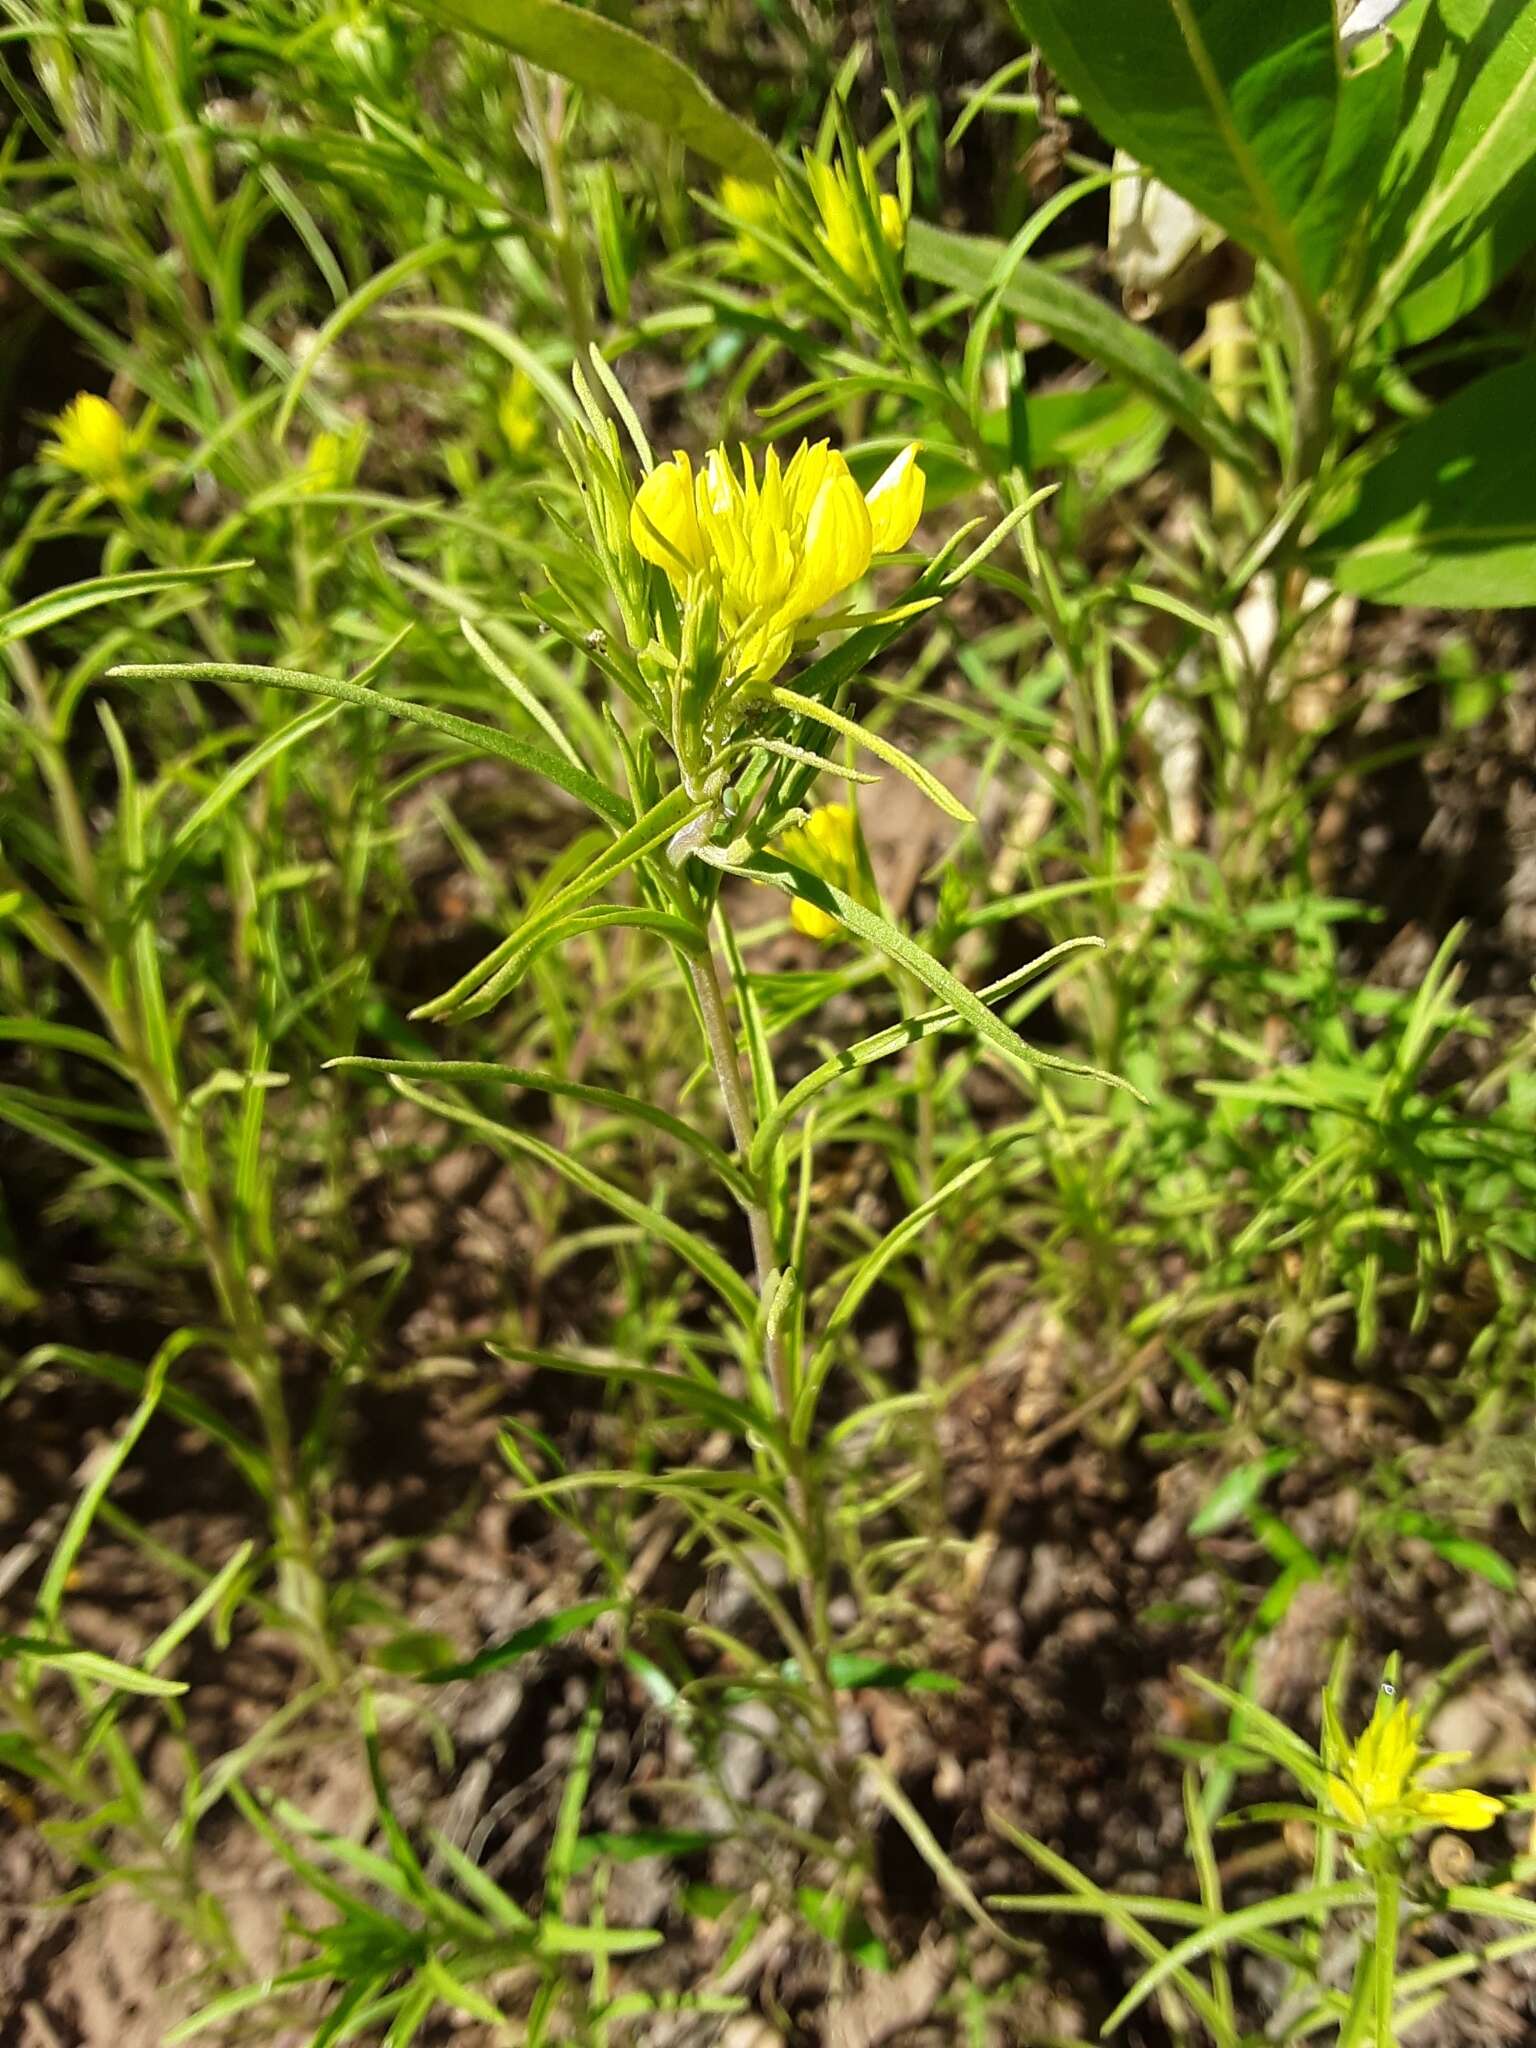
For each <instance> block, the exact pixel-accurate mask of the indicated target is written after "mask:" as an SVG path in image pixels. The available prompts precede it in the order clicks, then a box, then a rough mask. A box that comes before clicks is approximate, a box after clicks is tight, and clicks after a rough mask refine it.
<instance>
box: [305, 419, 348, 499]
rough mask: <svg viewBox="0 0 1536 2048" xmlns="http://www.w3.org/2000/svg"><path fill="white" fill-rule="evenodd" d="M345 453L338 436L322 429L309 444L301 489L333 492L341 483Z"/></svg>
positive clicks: (326, 429)
mask: <svg viewBox="0 0 1536 2048" xmlns="http://www.w3.org/2000/svg"><path fill="white" fill-rule="evenodd" d="M344 453H345V451H344V449H343V447H342V441H341V436H340V434H333V433H331V431H330V430H329V428H323V429H322V430H321V432H320V433H318V434H316V436H315V438H314V439H313V441H311V442H310V444H309V453H308V455H307V456H306V457H305V458H304V475H303V488H304V489H305V490H306V491H334V490H335V489H336V487H337V485H338V484H339V483H340V482H341V468H342V458H343V455H344Z"/></svg>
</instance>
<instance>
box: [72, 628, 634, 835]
mask: <svg viewBox="0 0 1536 2048" xmlns="http://www.w3.org/2000/svg"><path fill="white" fill-rule="evenodd" d="M107 674H108V676H109V677H115V678H118V679H120V680H122V681H124V682H149V683H175V682H182V683H259V684H261V685H262V686H264V687H265V688H267V689H272V690H294V691H298V692H299V693H301V694H305V693H307V694H309V695H311V696H316V697H336V698H339V699H340V701H341V702H342V703H343V704H357V705H360V706H361V707H362V708H363V709H364V710H369V711H383V712H387V713H388V715H389V716H390V717H391V718H404V719H408V720H409V721H410V722H411V723H412V724H413V725H424V726H426V727H428V728H429V729H430V730H431V731H433V732H440V733H443V734H445V735H446V736H447V738H449V739H452V740H457V741H458V742H459V743H460V745H461V746H466V747H470V748H472V749H473V750H474V751H475V752H476V753H478V754H495V755H496V756H498V757H499V758H500V759H501V760H503V761H510V762H512V764H513V765H514V766H515V767H518V768H522V769H526V770H527V772H528V773H529V774H531V775H542V776H543V777H544V779H545V780H546V781H548V782H552V783H554V785H555V787H556V788H557V789H563V790H564V791H565V793H566V795H567V796H572V797H575V799H576V801H577V802H578V803H583V804H585V805H586V806H587V808H588V809H589V810H592V811H595V812H596V813H597V815H598V816H599V817H600V818H602V819H603V820H604V821H605V822H606V823H608V824H610V825H615V826H617V827H618V828H619V829H620V830H621V831H622V830H623V829H624V828H625V827H627V826H628V825H630V824H631V823H632V822H633V816H634V814H633V813H632V812H631V810H630V808H629V805H628V804H627V803H626V802H625V801H624V799H623V798H622V797H620V796H616V795H615V794H614V792H613V791H612V790H610V789H607V788H605V787H604V786H603V784H602V783H600V782H599V781H597V779H596V778H595V777H594V776H591V775H588V774H587V773H586V772H585V771H584V770H583V769H579V768H573V767H572V766H571V764H570V762H569V761H567V760H565V759H563V758H562V757H561V756H560V755H559V754H553V753H550V752H549V751H548V750H547V749H546V748H544V747H531V746H529V745H528V744H527V742H526V741H524V740H518V739H514V738H513V737H512V735H511V734H510V733H505V732H502V731H500V730H499V728H497V727H496V726H494V725H481V724H480V723H478V721H476V720H474V719H469V718H460V717H458V716H457V715H456V714H455V713H454V712H451V711H439V710H438V709H437V708H436V706H434V705H431V704H412V703H410V702H408V701H407V700H406V699H405V698H403V697H386V696H385V695H384V694H383V693H382V692H381V691H379V690H367V689H364V688H362V686H361V685H359V684H357V683H343V682H338V681H336V680H335V679H334V678H333V677H331V676H312V675H308V674H306V673H305V672H304V671H303V670H301V669H290V668H263V667H261V666H260V665H259V664H257V663H253V662H220V661H189V662H124V663H123V664H122V665H121V666H120V667H118V668H112V669H108V671H107Z"/></svg>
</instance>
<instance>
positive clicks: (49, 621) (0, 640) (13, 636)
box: [0, 561, 251, 647]
mask: <svg viewBox="0 0 1536 2048" xmlns="http://www.w3.org/2000/svg"><path fill="white" fill-rule="evenodd" d="M250 567H251V564H250V562H248V561H243V562H210V563H208V564H207V566H206V567H205V568H201V569H139V570H130V571H129V572H128V574H126V575H123V576H93V577H91V578H90V580H89V581H88V582H85V583H66V584H64V585H63V586H62V588H60V589H58V590H50V591H48V592H47V593H46V594H45V595H44V596H42V597H34V598H33V599H31V601H30V602H29V603H27V604H22V605H17V606H16V608H15V610H14V611H9V612H6V613H5V614H4V616H3V617H0V647H7V646H9V645H10V643H11V641H13V640H21V639H24V638H25V637H26V635H27V634H29V633H41V632H43V631H44V630H45V629H46V628H47V627H49V626H57V625H58V624H59V623H60V622H61V620H64V619H72V618H73V617H74V616H75V614H76V613H77V612H87V611H91V610H92V609H93V608H94V607H95V606H97V605H102V604H116V603H117V602H118V601H119V600H120V599H122V598H129V597H145V596H147V595H149V593H150V592H152V591H156V590H174V589H176V588H177V586H178V585H179V584H194V583H202V582H206V581H208V580H210V579H211V578H213V577H216V576H228V575H229V574H230V573H231V572H232V571H233V570H236V569H249V568H250Z"/></svg>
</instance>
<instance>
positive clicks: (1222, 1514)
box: [1189, 1450, 1300, 1536]
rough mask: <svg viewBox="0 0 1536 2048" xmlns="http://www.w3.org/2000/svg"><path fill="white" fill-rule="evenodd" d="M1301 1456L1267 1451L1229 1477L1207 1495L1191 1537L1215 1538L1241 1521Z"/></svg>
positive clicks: (1195, 1519) (1191, 1526) (1288, 1452)
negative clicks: (1219, 1532) (1265, 1490)
mask: <svg viewBox="0 0 1536 2048" xmlns="http://www.w3.org/2000/svg"><path fill="white" fill-rule="evenodd" d="M1299 1455H1300V1454H1299V1453H1298V1452H1296V1451H1283V1450H1276V1451H1266V1452H1265V1454H1264V1456H1263V1457H1262V1458H1249V1459H1248V1460H1247V1462H1246V1463H1245V1464H1242V1465H1239V1466H1238V1467H1237V1468H1236V1469H1235V1470H1234V1471H1231V1472H1229V1473H1227V1475H1226V1477H1225V1478H1224V1479H1221V1480H1218V1482H1217V1484H1216V1485H1215V1486H1214V1487H1213V1488H1212V1489H1211V1491H1210V1493H1209V1494H1207V1495H1206V1498H1205V1501H1204V1504H1203V1505H1202V1506H1201V1508H1200V1509H1199V1511H1198V1513H1197V1514H1196V1515H1195V1517H1194V1519H1193V1520H1192V1521H1191V1522H1190V1525H1189V1533H1190V1535H1191V1536H1214V1535H1215V1534H1216V1533H1217V1531H1218V1530H1221V1529H1229V1528H1230V1527H1231V1526H1232V1524H1233V1523H1234V1522H1237V1521H1240V1520H1241V1519H1242V1517H1243V1516H1244V1515H1245V1514H1247V1512H1248V1510H1249V1509H1250V1508H1251V1507H1252V1506H1253V1505H1254V1504H1255V1503H1256V1502H1257V1501H1258V1500H1259V1499H1260V1498H1261V1496H1262V1495H1263V1492H1264V1489H1265V1487H1266V1486H1268V1484H1269V1482H1270V1480H1271V1479H1275V1478H1278V1477H1279V1475H1280V1474H1281V1473H1282V1472H1288V1471H1289V1470H1290V1469H1291V1467H1292V1466H1293V1465H1294V1464H1295V1463H1296V1460H1297V1458H1298V1456H1299Z"/></svg>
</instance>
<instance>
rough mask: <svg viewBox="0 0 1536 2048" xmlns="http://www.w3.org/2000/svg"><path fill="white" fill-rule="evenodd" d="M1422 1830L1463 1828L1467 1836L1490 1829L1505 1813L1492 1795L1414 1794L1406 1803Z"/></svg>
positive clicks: (1454, 1793) (1458, 1793)
mask: <svg viewBox="0 0 1536 2048" xmlns="http://www.w3.org/2000/svg"><path fill="white" fill-rule="evenodd" d="M1409 1804H1410V1806H1411V1807H1412V1808H1413V1811H1414V1812H1415V1813H1416V1814H1417V1815H1418V1816H1419V1818H1420V1821H1421V1824H1422V1825H1423V1826H1425V1827H1444V1828H1464V1829H1465V1830H1466V1831H1467V1833H1468V1834H1476V1833H1477V1832H1478V1831H1479V1830H1480V1829H1482V1828H1487V1827H1492V1825H1493V1823H1494V1822H1495V1821H1496V1820H1497V1819H1498V1817H1499V1815H1500V1814H1501V1813H1502V1812H1503V1811H1504V1802H1503V1800H1502V1799H1495V1798H1494V1796H1493V1794H1492V1793H1491V1792H1416V1793H1415V1794H1414V1795H1413V1797H1412V1799H1411V1800H1410V1801H1409Z"/></svg>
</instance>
